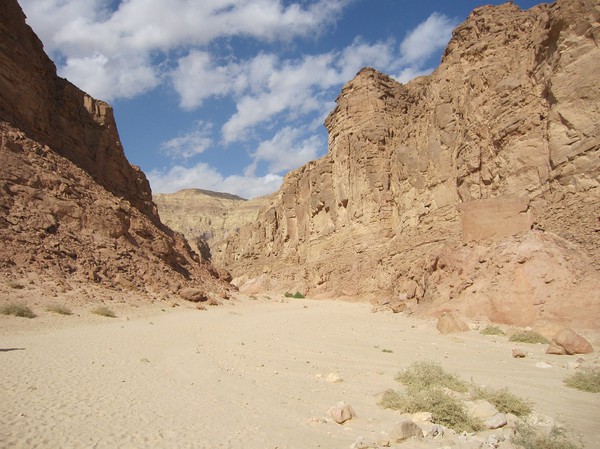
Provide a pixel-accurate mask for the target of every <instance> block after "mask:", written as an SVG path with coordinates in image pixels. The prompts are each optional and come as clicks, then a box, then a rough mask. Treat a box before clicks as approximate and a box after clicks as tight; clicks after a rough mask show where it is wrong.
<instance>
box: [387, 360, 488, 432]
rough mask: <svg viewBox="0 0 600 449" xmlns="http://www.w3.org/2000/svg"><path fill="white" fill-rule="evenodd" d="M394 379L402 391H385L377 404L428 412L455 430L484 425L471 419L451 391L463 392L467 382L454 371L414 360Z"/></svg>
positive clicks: (476, 429)
mask: <svg viewBox="0 0 600 449" xmlns="http://www.w3.org/2000/svg"><path fill="white" fill-rule="evenodd" d="M396 380H397V381H398V382H400V383H402V384H403V385H404V387H405V392H401V393H397V392H395V391H393V390H388V391H386V392H384V394H383V396H382V398H381V400H380V402H379V405H380V406H382V407H385V408H391V409H394V410H400V411H402V412H404V413H417V412H429V413H431V414H432V421H433V422H435V423H437V424H441V425H444V426H447V427H450V428H451V429H453V430H455V431H456V432H465V431H466V432H475V431H478V430H481V429H482V428H483V424H482V423H481V421H480V420H478V419H474V418H471V417H470V416H469V415H468V413H467V411H466V409H465V406H464V404H463V403H462V401H461V400H460V399H458V398H456V397H455V396H454V395H453V394H452V393H451V392H448V391H445V389H449V390H453V391H456V392H466V391H467V384H466V383H465V382H464V381H462V380H461V379H459V378H458V377H456V376H455V375H453V374H450V373H447V372H445V371H444V370H443V369H442V367H441V366H440V365H438V364H436V363H433V362H415V363H413V364H412V365H411V366H410V367H408V368H407V369H405V370H403V371H401V372H400V373H398V376H396Z"/></svg>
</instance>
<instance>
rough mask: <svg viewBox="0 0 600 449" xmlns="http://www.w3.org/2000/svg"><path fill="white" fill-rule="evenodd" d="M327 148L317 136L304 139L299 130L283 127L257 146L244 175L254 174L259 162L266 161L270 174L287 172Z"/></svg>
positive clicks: (325, 143) (315, 156) (312, 158)
mask: <svg viewBox="0 0 600 449" xmlns="http://www.w3.org/2000/svg"><path fill="white" fill-rule="evenodd" d="M326 148H327V142H324V141H323V140H322V139H321V138H319V137H318V136H308V137H305V136H304V135H303V132H302V130H301V129H299V128H290V127H285V128H282V129H281V130H280V131H278V132H277V134H275V136H274V137H273V138H272V139H270V140H265V141H263V142H261V143H260V144H259V145H258V148H257V149H256V152H254V154H253V158H254V161H253V163H252V164H251V165H250V166H249V167H248V168H247V169H246V174H252V175H253V174H254V172H255V169H256V166H257V164H258V162H260V161H266V162H267V163H268V164H269V165H268V170H269V172H271V173H281V172H287V171H289V170H292V169H294V168H298V167H300V166H301V165H303V164H305V163H307V162H308V161H311V160H314V159H316V158H317V156H318V155H319V152H321V151H322V150H325V149H326Z"/></svg>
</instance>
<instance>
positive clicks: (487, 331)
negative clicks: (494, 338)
mask: <svg viewBox="0 0 600 449" xmlns="http://www.w3.org/2000/svg"><path fill="white" fill-rule="evenodd" d="M480 333H481V334H483V335H506V334H505V333H504V331H503V330H502V329H500V328H499V327H498V326H490V325H488V326H486V327H484V328H483V329H481V332H480Z"/></svg>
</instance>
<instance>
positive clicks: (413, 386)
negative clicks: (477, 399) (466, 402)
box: [396, 361, 467, 393]
mask: <svg viewBox="0 0 600 449" xmlns="http://www.w3.org/2000/svg"><path fill="white" fill-rule="evenodd" d="M396 381H398V382H400V383H401V384H403V385H404V386H405V387H406V388H407V389H409V390H424V389H426V388H434V387H435V388H449V389H450V390H453V391H458V392H461V393H464V392H466V391H467V383H466V382H464V381H463V380H461V379H459V378H458V377H456V376H455V375H454V374H450V373H447V372H446V371H444V369H443V368H442V367H441V366H440V365H438V364H437V363H434V362H427V361H419V362H415V363H413V364H412V365H411V366H410V367H408V368H406V369H405V370H403V371H400V372H399V373H398V375H397V376H396Z"/></svg>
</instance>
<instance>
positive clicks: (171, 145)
mask: <svg viewBox="0 0 600 449" xmlns="http://www.w3.org/2000/svg"><path fill="white" fill-rule="evenodd" d="M211 128H212V125H211V124H210V123H205V122H203V121H199V122H198V123H196V129H193V130H192V131H190V132H188V133H186V134H183V135H181V136H178V137H174V138H173V139H170V140H167V141H166V142H163V143H162V144H161V148H162V149H163V150H164V151H165V152H166V153H167V154H168V155H169V156H170V157H172V158H174V159H189V158H190V157H192V156H196V155H198V154H201V153H203V152H204V151H206V150H207V149H208V148H210V147H211V145H212V144H213V141H212V139H211V138H210V129H211Z"/></svg>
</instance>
